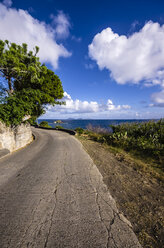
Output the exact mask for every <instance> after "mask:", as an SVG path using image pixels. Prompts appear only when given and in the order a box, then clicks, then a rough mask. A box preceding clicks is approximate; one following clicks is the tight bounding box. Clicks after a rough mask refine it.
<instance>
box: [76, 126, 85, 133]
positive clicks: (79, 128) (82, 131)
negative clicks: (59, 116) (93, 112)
mask: <svg viewBox="0 0 164 248" xmlns="http://www.w3.org/2000/svg"><path fill="white" fill-rule="evenodd" d="M75 131H76V132H77V133H78V134H79V135H81V134H83V133H84V129H83V128H81V127H77V128H76V129H75Z"/></svg>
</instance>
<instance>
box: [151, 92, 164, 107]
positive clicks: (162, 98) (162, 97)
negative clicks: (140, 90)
mask: <svg viewBox="0 0 164 248" xmlns="http://www.w3.org/2000/svg"><path fill="white" fill-rule="evenodd" d="M151 99H152V101H153V102H154V104H151V106H157V107H164V90H162V91H161V92H156V93H154V94H152V96H151Z"/></svg>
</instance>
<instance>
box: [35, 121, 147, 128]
mask: <svg viewBox="0 0 164 248" xmlns="http://www.w3.org/2000/svg"><path fill="white" fill-rule="evenodd" d="M41 121H47V122H48V124H49V125H50V126H51V127H56V126H57V125H60V126H62V127H63V128H66V129H75V128H77V127H81V128H83V129H87V127H88V125H90V124H91V125H92V126H93V127H101V128H106V129H108V128H109V125H118V124H121V123H127V122H128V123H132V122H147V121H149V120H143V119H142V120H136V119H134V120H81V119H77V120H72V119H68V120H61V121H62V123H59V124H57V123H54V122H55V121H56V119H38V123H40V122H41Z"/></svg>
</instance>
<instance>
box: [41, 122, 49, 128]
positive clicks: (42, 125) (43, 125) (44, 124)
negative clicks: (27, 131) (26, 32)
mask: <svg viewBox="0 0 164 248" xmlns="http://www.w3.org/2000/svg"><path fill="white" fill-rule="evenodd" d="M39 126H40V127H48V128H51V126H50V125H49V124H48V122H47V121H42V122H41V123H40V124H39Z"/></svg>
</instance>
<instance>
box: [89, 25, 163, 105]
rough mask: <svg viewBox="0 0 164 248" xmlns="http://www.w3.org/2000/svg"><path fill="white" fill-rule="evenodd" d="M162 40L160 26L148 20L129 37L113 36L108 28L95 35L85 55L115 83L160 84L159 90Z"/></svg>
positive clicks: (161, 67)
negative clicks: (106, 71) (105, 70)
mask: <svg viewBox="0 0 164 248" xmlns="http://www.w3.org/2000/svg"><path fill="white" fill-rule="evenodd" d="M163 40H164V25H162V26H160V24H159V23H153V22H152V21H149V22H148V23H146V24H145V25H144V27H143V28H142V29H141V30H140V31H139V32H136V33H134V34H132V35H131V36H129V37H127V36H125V35H118V34H117V33H114V32H113V31H112V29H111V28H110V27H109V28H106V29H104V30H103V31H102V32H101V33H98V34H96V35H95V37H94V39H93V41H92V43H91V44H90V45H89V47H88V48H89V56H90V58H91V59H93V60H95V61H96V62H97V65H98V67H99V68H100V69H101V70H102V69H104V68H106V69H108V70H109V71H110V75H111V77H112V78H113V79H114V80H115V81H116V82H117V83H118V84H126V83H134V84H139V83H140V82H143V83H144V84H145V86H152V85H160V86H161V87H162V89H163V88H164V59H163V58H164V46H163ZM162 92H163V91H162ZM162 92H161V93H159V94H160V96H163V93H162ZM152 97H153V96H152ZM153 98H154V101H156V100H157V98H155V97H153Z"/></svg>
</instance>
